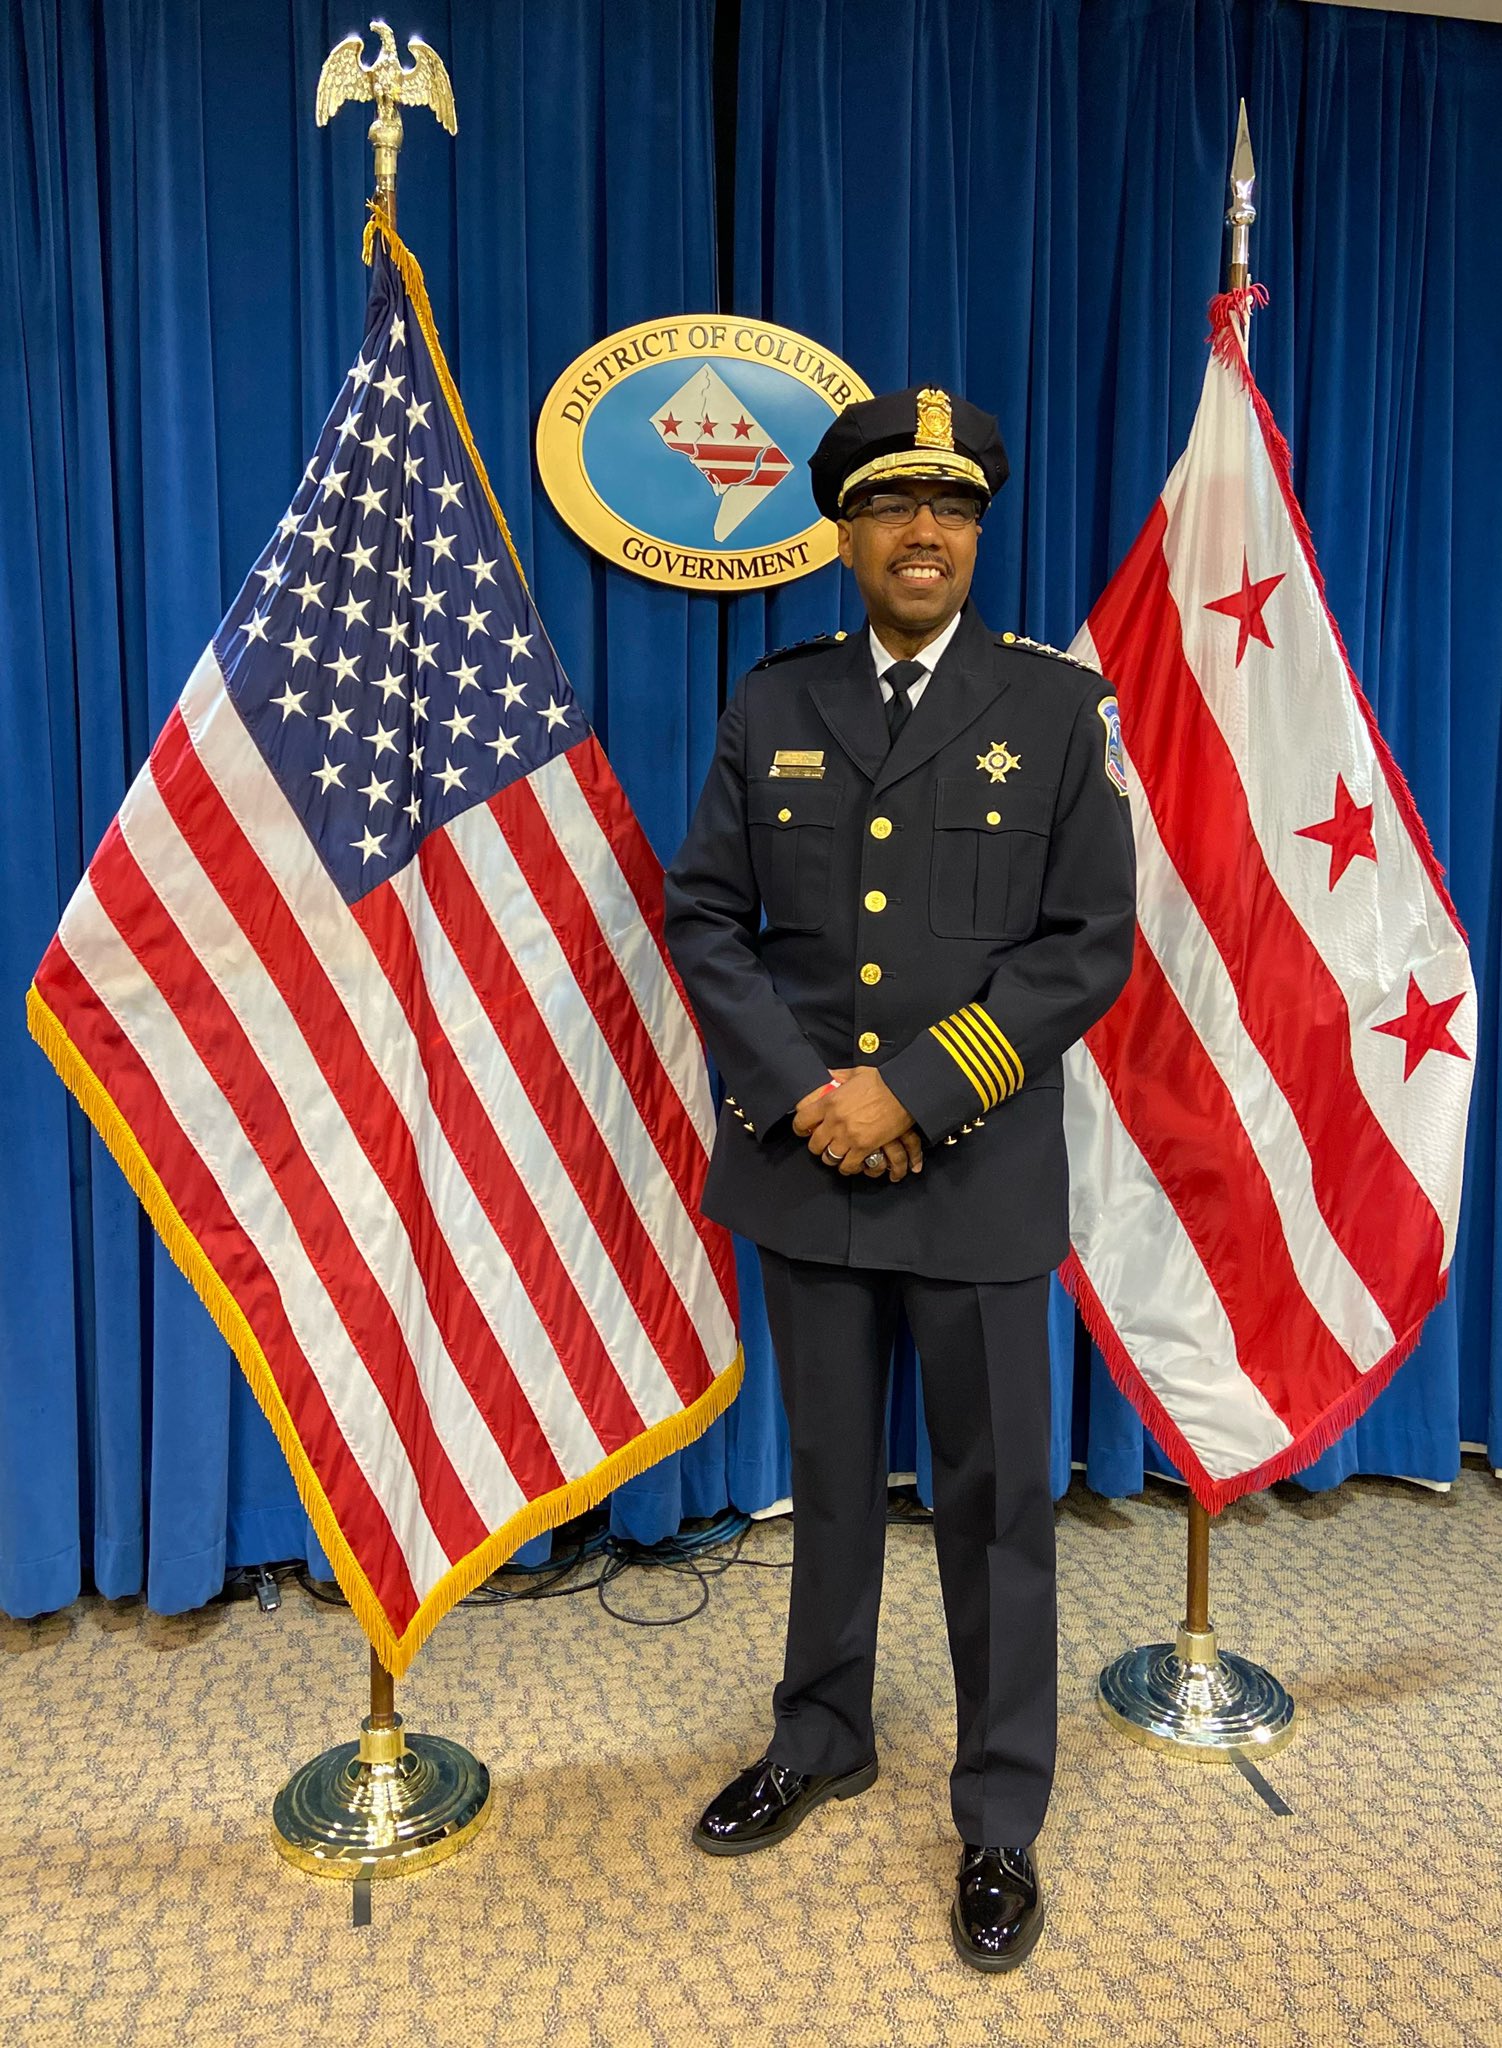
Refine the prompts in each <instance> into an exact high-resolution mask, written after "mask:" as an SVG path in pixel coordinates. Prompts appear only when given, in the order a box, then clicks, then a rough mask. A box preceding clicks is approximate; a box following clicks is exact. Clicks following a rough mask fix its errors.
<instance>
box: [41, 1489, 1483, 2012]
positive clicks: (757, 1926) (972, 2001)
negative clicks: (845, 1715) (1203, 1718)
mask: <svg viewBox="0 0 1502 2048" xmlns="http://www.w3.org/2000/svg"><path fill="white" fill-rule="evenodd" d="M1184 1530H1185V1515H1184V1505H1183V1498H1182V1496H1181V1495H1179V1494H1178V1493H1177V1492H1175V1491H1174V1490H1172V1489H1169V1488H1167V1487H1160V1486H1154V1487H1152V1488H1151V1489H1150V1490H1149V1492H1148V1493H1146V1494H1145V1495H1144V1496H1142V1497H1141V1498H1139V1499H1136V1500H1131V1501H1125V1502H1106V1501H1102V1500H1098V1499H1096V1498H1095V1497H1093V1496H1092V1495H1090V1494H1089V1493H1087V1492H1086V1491H1085V1490H1084V1489H1083V1488H1082V1487H1080V1486H1078V1485H1077V1486H1076V1487H1075V1489H1074V1491H1073V1492H1072V1493H1071V1495H1070V1496H1069V1498H1068V1499H1067V1500H1066V1501H1065V1502H1064V1503H1063V1504H1062V1505H1061V1507H1060V1509H1059V1538H1060V1576H1061V1606H1062V1629H1061V1644H1060V1653H1061V1677H1062V1692H1061V1726H1060V1736H1061V1741H1060V1758H1059V1778H1058V1786H1057V1790H1056V1794H1055V1799H1054V1805H1053V1808H1052V1812H1051V1815H1050V1819H1049V1823H1048V1827H1047V1830H1046V1832H1045V1834H1044V1836H1043V1840H1042V1843H1041V1845H1040V1862H1041V1864H1042V1868H1043V1871H1044V1876H1045V1881H1046V1882H1047V1884H1048V1887H1049V1891H1050V1899H1051V1910H1050V1921H1049V1927H1048V1931H1047V1933H1046V1935H1045V1937H1044V1940H1043V1942H1042V1944H1041V1945H1040V1947H1039V1948H1038V1950H1037V1951H1036V1953H1035V1955H1034V1956H1033V1958H1032V1959H1031V1961H1030V1962H1029V1963H1028V1964H1027V1966H1026V1968H1025V1969H1024V1970H1023V1971H1021V1972H1019V1973H1017V1974H1015V1975H1012V1976H1007V1977H1000V1978H985V1977H981V1976H978V1975H976V1974H975V1973H974V1972H972V1971H970V1970H967V1969H966V1968H965V1967H964V1966H963V1965H962V1964H961V1963H960V1962H959V1961H958V1960H957V1959H956V1957H955V1956H954V1954H953V1952H952V1950H951V1948H950V1945H949V1938H948V1932H947V1926H946V1913H947V1908H948V1900H949V1896H950V1886H951V1881H952V1875H953V1844H952V1841H951V1838H950V1834H949V1830H948V1813H947V1802H946V1787H945V1773H946V1769H947V1762H948V1751H949V1744H950V1739H951V1727H952V1711H953V1710H952V1695H951V1692H950V1680H949V1671H948V1663H947V1659H946V1654H945V1647H944V1637H943V1628H942V1622H941V1618H940V1610H939V1597H938V1582H937V1576H936V1572H935V1568H934V1557H933V1544H932V1538H931V1533H930V1531H929V1529H928V1528H927V1527H926V1526H925V1525H923V1524H921V1523H905V1524H897V1525H894V1527H893V1528H892V1530H891V1532H890V1541H889V1545H888V1579H887V1589H886V1599H885V1605H884V1608H883V1617H882V1657H881V1664H880V1670H879V1673H878V1680H877V1684H878V1694H877V1726H878V1731H879V1736H880V1740H881V1744H882V1776H881V1778H880V1780H879V1782H878V1783H877V1785H876V1786H875V1787H874V1788H873V1789H872V1790H871V1791H870V1792H868V1793H867V1794H866V1795H865V1796H864V1797H862V1798H861V1799H859V1800H854V1801H851V1802H849V1803H848V1804H845V1805H840V1806H832V1807H827V1808H825V1809H823V1810H821V1811H820V1813H818V1814H817V1815H816V1816H814V1817H812V1818H811V1819H810V1820H809V1822H808V1823H807V1824H806V1825H805V1826H804V1828H803V1829H802V1830H801V1831H800V1832H799V1833H798V1835H796V1836H795V1837H794V1838H793V1839H792V1840H791V1841H790V1842H788V1843H787V1844H785V1845H784V1846H783V1847H782V1848H781V1849H779V1850H774V1851H770V1852H768V1853H766V1854H764V1855H760V1856H756V1857H750V1858H745V1859H739V1860H736V1861H712V1860H710V1859H708V1858H705V1857H702V1856H700V1855H698V1854H697V1853H696V1852H695V1851H694V1850H693V1849H692V1848H691V1846H690V1845H689V1842H688V1839H687V1831H688V1827H689V1825H690V1823H691V1821H692V1819H693V1817H694V1815H695V1813H696V1812H697V1810H698V1807H699V1806H700V1805H701V1804H702V1802H703V1800H704V1799H705V1798H706V1797H707V1796H708V1795H709V1794H710V1793H712V1792H713V1791H715V1790H716V1789H717V1788H718V1787H719V1785H720V1783H721V1782H722V1780H724V1779H725V1778H726V1777H727V1776H729V1775H730V1774H731V1772H732V1771H734V1770H735V1769H737V1768H739V1767H740V1765H741V1764H742V1763H744V1762H746V1761H748V1760H749V1759H750V1758H751V1757H753V1756H755V1755H756V1754H757V1753H758V1752H759V1749H760V1747H761V1744H762V1741H763V1738H764V1736H765V1733H766V1729H767V1698H768V1694H769V1692H770V1688H771V1686H772V1683H773V1681H774V1679H775V1677H776V1674H777V1668H778V1662H779V1652H780V1645H781V1631H782V1623H783V1618H784V1614H785V1610H786V1600H787V1578H786V1574H785V1573H784V1572H781V1571H771V1570H750V1569H733V1570H730V1571H728V1572H726V1573H725V1574H724V1576H722V1577H720V1578H718V1579H716V1580H715V1582H714V1584H713V1587H712V1590H711V1597H710V1601H709V1605H708V1607H707V1608H706V1610H705V1611H704V1612H703V1613H702V1614H700V1615H699V1616H698V1617H697V1618H695V1619H694V1620H692V1621H689V1622H687V1623H686V1624H684V1625H683V1626H682V1627H677V1628H655V1629H646V1628H632V1627H628V1626H625V1625H624V1624H622V1623H621V1622H620V1621H617V1620H615V1619H612V1618H611V1617H610V1616H609V1615H607V1614H606V1613H605V1612H604V1611H603V1610H602V1609H601V1607H600V1606H599V1604H598V1602H597V1601H596V1599H595V1598H594V1596H593V1595H585V1596H582V1597H580V1598H577V1599H563V1600H550V1601H545V1602H537V1603H533V1604H523V1605H508V1606H504V1607H494V1606H490V1607H473V1608H465V1609H462V1610H461V1611H460V1612H459V1613H457V1614H456V1615H455V1616H454V1617H453V1618H452V1619H450V1620H449V1621H448V1622H446V1623H445V1624H444V1626H443V1627H442V1628H441V1629H440V1630H439V1631H438V1633H437V1635H436V1636H435V1638H434V1640H433V1642H432V1643H431V1645H430V1646H429V1647H428V1649H427V1650H426V1651H425V1652H424V1653H423V1655H422V1656H421V1657H420V1658H419V1660H418V1662H417V1665H416V1667H415V1669H414V1671H413V1673H412V1675H411V1678H410V1681H409V1682H408V1683H406V1684H404V1685H403V1686H402V1687H400V1688H399V1691H398V1705H399V1707H401V1708H402V1710H403V1711H404V1712H405V1714H406V1717H407V1720H408V1724H409V1726H411V1727H413V1728H426V1729H429V1730H431V1731H433V1732H434V1733H442V1734H448V1735H452V1736H455V1737H458V1738H459V1739H461V1740H463V1741H465V1742H467V1743H468V1744H469V1745H470V1746H471V1747H473V1748H474V1749H475V1750H476V1751H477V1752H478V1753H479V1754H480V1755H481V1756H482V1757H484V1759H485V1760H486V1762H487V1763H488V1764H489V1766H490V1769H491V1772H492V1775H493V1778H494V1781H495V1812H494V1817H493V1819H492V1820H491V1822H490V1825H489V1826H488V1827H487V1828H486V1830H485V1831H484V1832H483V1833H482V1834H481V1835H480V1836H479V1837H478V1838H477V1839H476V1841H475V1842H474V1843H472V1844H471V1845H470V1846H469V1847H468V1848H467V1849H466V1850H465V1851H463V1852H462V1853H461V1854H460V1855H459V1856H457V1857H456V1858H454V1859H453V1860H452V1861H451V1862H449V1863H446V1864H444V1865H442V1866H441V1867H439V1868H437V1869H435V1870H433V1871H431V1872H429V1873H427V1874H426V1875H424V1876H421V1877H418V1878H414V1879H410V1880H406V1881H403V1882H396V1883H391V1884H384V1885H379V1884H378V1885H376V1886H374V1887H372V1888H371V1894H372V1916H371V1922H370V1924H369V1925H366V1926H356V1925H354V1924H353V1915H352V1896H351V1888H350V1887H349V1886H347V1885H342V1884H337V1883H331V1882H328V1881H323V1880H319V1879H316V1878H311V1877H304V1876H302V1875H300V1874H299V1873H297V1872H296V1871H294V1870H292V1869H290V1868H289V1867H287V1866H286V1865H284V1864H283V1863H282V1862H281V1861H280V1860H279V1858H278V1857H277V1856H276V1855H275V1853H274V1852H273V1850H272V1847H271V1844H270V1840H269V1815H270V1809H271V1801H272V1798H273V1795H274V1794H275V1792H276V1789H277V1787H278V1785H279V1784H280V1782H281V1781H282V1779H283V1778H284V1777H285V1776H286V1775H287V1773H288V1771H289V1770H290V1769H291V1768H292V1767H293V1766H294V1765H296V1764H297V1763H300V1762H301V1761H303V1760H304V1759H305V1758H307V1757H309V1756H311V1755H313V1754H314V1753H315V1752H316V1751H318V1750H320V1749H322V1748H324V1747H326V1746H328V1745H329V1744H330V1743H333V1742H338V1741H344V1740H347V1739H349V1738H350V1737H351V1736H353V1734H354V1733H355V1732H356V1723H357V1718H358V1715H359V1712H360V1711H361V1698H362V1692H363V1688H364V1682H365V1668H366V1660H365V1652H364V1645H363V1641H362V1639H361V1637H360V1635H359V1633H358V1630H357V1628H356V1626H355V1624H354V1622H353V1620H352V1619H351V1617H350V1616H349V1615H348V1613H346V1612H343V1611H340V1610H331V1609H328V1608H325V1607H320V1606H317V1605H315V1604H314V1603H313V1602H312V1601H311V1600H310V1599H308V1597H307V1596H306V1595H305V1594H304V1593H302V1592H301V1591H299V1590H298V1589H297V1587H295V1586H289V1587H287V1588H286V1591H285V1597H284V1601H283V1605H282V1607H281V1609H280V1611H278V1612H277V1613H275V1614H272V1615H263V1614H262V1613H261V1612H260V1611H259V1609H258V1608H257V1607H256V1605H255V1603H254V1602H243V1603H236V1604H224V1605H217V1606H215V1607H213V1608H210V1609H206V1610H203V1611H201V1612H199V1613H197V1614H194V1615H190V1616H186V1617H182V1618H179V1619H176V1620H164V1619H162V1618H160V1617H158V1616H153V1615H151V1614H148V1613H147V1612H146V1611H145V1610H144V1609H143V1608H142V1607H140V1606H139V1605H134V1604H127V1603H121V1604H112V1603H109V1602H106V1601H102V1600H97V1599H95V1600H85V1601H81V1602H79V1603H78V1604H77V1605H75V1606H74V1607H72V1608H70V1609H68V1610H67V1611H66V1612H64V1613H61V1614H58V1615H54V1616H51V1617H48V1618H46V1619H44V1620H41V1621H37V1622H30V1623H25V1622H0V1670H3V1672H4V1676H5V1703H6V1713H5V1728H6V1753H5V1761H4V1768H3V1774H0V1788H3V1800H4V1816H5V1824H4V1826H3V1828H0V1900H3V1909H0V2041H3V2042H4V2043H5V2044H6V2048H54V2044H56V2048H93V2044H107V2048H137V2044H142V2048H168V2044H170V2048H177V2044H193V2048H251V2044H255V2048H288V2044H301V2043H304V2042H308V2043H312V2042H318V2043H324V2042H336V2041H337V2042H348V2043H358V2044H361V2048H406V2044H409V2043H412V2044H418V2043H420V2044H423V2048H450V2044H475V2048H492V2044H495V2048H533V2044H537V2048H541V2044H543V2043H548V2044H550V2048H666V2044H672V2048H677V2044H680V2043H682V2044H685V2048H687V2044H693V2048H805V2044H806V2048H824V2044H830V2048H834V2044H838V2048H898V2044H902V2048H939V2044H943V2048H981V2044H985V2048H1012V2044H1030V2043H1035V2042H1036V2043H1044V2042H1047V2043H1053V2044H1068V2048H1095V2044H1102V2048H1106V2044H1109V2048H1135V2044H1139V2043H1141V2044H1169V2043H1175V2044H1176V2043H1179V2042H1183V2041H1187V2040H1193V2041H1211V2042H1214V2043H1216V2044H1217V2048H1241V2044H1247V2048H1252V2044H1255V2048H1303V2044H1306V2043H1309V2044H1326V2043H1328V2044H1332V2048H1334V2044H1339V2048H1353V2044H1359V2048H1488V2044H1490V2048H1499V2044H1502V1601H1499V1597H1498V1581H1499V1564H1502V1487H1499V1486H1498V1485H1497V1483H1496V1482H1495V1481H1494V1480H1493V1479H1492V1478H1491V1476H1490V1475H1489V1474H1487V1473H1486V1472H1484V1471H1482V1470H1481V1469H1479V1467H1476V1466H1471V1467H1469V1468H1468V1469H1467V1470H1466V1472H1465V1473H1464V1474H1463V1475H1462V1478H1461V1480H1460V1482H1459V1483H1458V1484H1457V1486H1456V1487H1455V1489H1454V1490H1453V1491H1452V1492H1451V1493H1449V1494H1447V1495H1435V1494H1430V1493H1425V1492H1422V1491H1420V1490H1418V1489H1416V1488H1413V1487H1408V1486H1404V1485H1402V1484H1400V1483H1396V1482H1387V1481H1377V1480H1366V1481H1354V1482H1351V1483H1349V1484H1348V1485H1346V1486H1345V1487H1344V1488H1342V1489H1341V1490H1340V1491H1339V1492H1338V1493H1335V1494H1327V1495H1322V1496H1313V1497H1311V1496H1306V1495H1304V1494H1302V1493H1300V1492H1299V1491H1298V1490H1297V1489H1296V1488H1293V1487H1284V1488H1279V1489H1277V1490H1276V1491H1275V1492H1273V1493H1271V1494H1268V1495H1263V1496H1259V1497H1257V1498H1255V1499H1253V1500H1251V1501H1248V1502H1244V1503H1242V1504H1241V1505H1239V1506H1237V1507H1235V1508H1233V1509H1231V1510H1229V1511H1228V1512H1227V1513H1226V1514H1225V1515H1223V1516H1222V1517H1221V1518H1220V1520H1219V1521H1218V1523H1217V1524H1216V1526H1215V1532H1214V1540H1213V1544H1212V1586H1213V1592H1214V1599H1213V1607H1214V1613H1215V1618H1216V1621H1217V1624H1218V1626H1219V1628H1220V1633H1221V1640H1222V1643H1223V1644H1224V1645H1225V1646H1226V1647H1227V1648H1232V1649H1238V1650H1240V1651H1242V1652H1243V1653H1244V1654H1246V1655H1249V1656H1254V1657H1256V1658H1258V1659H1259V1660H1260V1661H1261V1662H1263V1663H1265V1664H1267V1665H1268V1666H1270V1668H1271V1669H1272V1670H1274V1671H1275V1672H1277V1674H1278V1675H1279V1676H1280V1677H1281V1678H1283V1679H1284V1681H1285V1682H1286V1683H1287V1684H1289V1685H1290V1686H1291V1687H1292V1688H1293V1690H1294V1692H1295V1695H1296V1698H1297V1701H1298V1708H1299V1715H1300V1732H1299V1734H1298V1736H1297V1738H1296V1740H1295V1741H1294V1742H1293V1743H1292V1744H1291V1745H1290V1746H1289V1747H1288V1748H1287V1749H1285V1750H1284V1751H1282V1752H1281V1753H1279V1754H1278V1755H1276V1756H1273V1757H1271V1758H1268V1759H1267V1760H1266V1762H1265V1771H1266V1776H1267V1778H1268V1780H1269V1781H1270V1782H1271V1784H1272V1785H1273V1787H1274V1788H1275V1789H1276V1791H1277V1792H1278V1793H1279V1794H1280V1795H1281V1796H1282V1798H1283V1799H1284V1800H1285V1801H1286V1802H1287V1803H1288V1805H1289V1806H1290V1807H1291V1808H1292V1813H1291V1814H1290V1815H1288V1816H1286V1817H1280V1816H1278V1815H1275V1814H1274V1813H1273V1812H1272V1811H1270V1809H1269V1807H1268V1806H1267V1805H1266V1804H1265V1803H1264V1801H1263V1800H1262V1799H1261V1798H1260V1797H1259V1796H1258V1794H1257V1792H1256V1790H1255V1789H1254V1788H1253V1787H1252V1786H1251V1785H1249V1784H1248V1783H1247V1782H1246V1781H1245V1780H1244V1779H1243V1778H1242V1777H1241V1776H1239V1775H1238V1774H1237V1773H1236V1772H1235V1771H1234V1770H1232V1769H1230V1768H1226V1767H1217V1766H1193V1765H1184V1764H1179V1763H1175V1762H1173V1761H1171V1760H1165V1759H1163V1758H1161V1757H1159V1756H1157V1755H1155V1754H1153V1753H1152V1752H1150V1751H1147V1750H1143V1749H1139V1748H1137V1747H1135V1746H1133V1745H1129V1744H1126V1743H1124V1742H1122V1741H1120V1740H1119V1739H1118V1738H1117V1737H1116V1736H1115V1735H1114V1734H1113V1733H1112V1731H1111V1729H1110V1728H1109V1726H1108V1725H1107V1724H1106V1722H1105V1721H1104V1720H1103V1719H1102V1718H1101V1716H1100V1714H1099V1712H1098V1710H1097V1708H1096V1706H1095V1704H1094V1701H1093V1697H1092V1688H1093V1682H1094V1678H1095V1674H1096V1672H1097V1670H1098V1669H1099V1667H1100V1665H1101V1664H1102V1662H1103V1661H1105V1660H1106V1659H1107V1658H1109V1657H1111V1656H1113V1655H1115V1654H1116V1652H1117V1651H1118V1650H1120V1649H1123V1648H1125V1647H1126V1646H1128V1645H1129V1644H1132V1643H1134V1642H1139V1641H1152V1640H1156V1639H1161V1638H1164V1637H1166V1636H1169V1635H1171V1634H1172V1630H1173V1626H1174V1624H1175V1623H1176V1621H1177V1619H1178V1617H1179V1612H1180V1608H1181V1605H1182V1572H1183V1557H1184ZM790 1542H791V1528H790V1525H789V1524H788V1523H787V1522H785V1521H783V1522H777V1521H774V1522H768V1523H763V1524H760V1525H758V1526H757V1527H756V1528H755V1529H754V1530H753V1531H752V1533H751V1536H750V1538H749V1539H748V1541H747V1544H746V1547H745V1550H744V1552H743V1555H744V1556H745V1557H746V1558H747V1559H755V1560H759V1561H761V1562H763V1563H770V1562H773V1561H776V1560H780V1559H785V1558H786V1557H787V1556H788V1554H789V1546H790ZM693 1591H694V1588H693V1586H692V1583H691V1582H685V1581H684V1580H683V1579H681V1578H675V1577H672V1576H670V1575H668V1574H664V1573H652V1574H639V1573H632V1574H630V1575H628V1576H627V1577H625V1578H623V1579H621V1580H618V1581H617V1582H616V1584H615V1586H614V1588H613V1589H612V1597H613V1599H614V1600H615V1601H616V1602H617V1603H618V1604H620V1605H623V1606H627V1607H629V1608H630V1609H632V1610H633V1611H636V1612H638V1613H646V1614H651V1613H656V1614H659V1615H666V1614H668V1613H671V1612H673V1611H675V1610H676V1609H677V1608H681V1606H682V1605H683V1604H684V1603H685V1600H686V1597H687V1596H688V1595H691V1594H692V1593H693Z"/></svg>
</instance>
